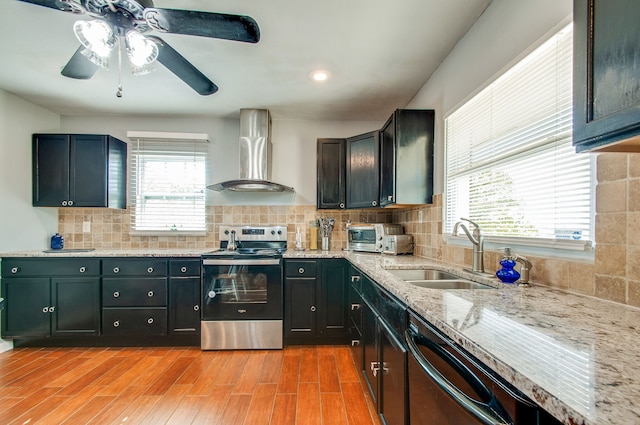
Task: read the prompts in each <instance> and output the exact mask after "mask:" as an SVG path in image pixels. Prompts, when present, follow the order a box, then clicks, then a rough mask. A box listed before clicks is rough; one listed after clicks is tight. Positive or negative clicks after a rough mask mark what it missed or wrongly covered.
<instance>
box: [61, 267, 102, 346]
mask: <svg viewBox="0 0 640 425" xmlns="http://www.w3.org/2000/svg"><path fill="white" fill-rule="evenodd" d="M51 297H52V300H53V302H52V307H53V311H52V312H51V313H52V314H51V335H52V336H74V335H99V334H100V279H98V278H89V279H82V278H62V277H60V278H53V279H51Z"/></svg>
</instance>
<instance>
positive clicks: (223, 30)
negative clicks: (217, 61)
mask: <svg viewBox="0 0 640 425" xmlns="http://www.w3.org/2000/svg"><path fill="white" fill-rule="evenodd" d="M144 19H145V20H146V21H147V23H148V24H149V26H151V27H152V28H154V29H156V30H158V31H161V32H168V33H173V34H185V35H197V36H201V37H211V38H222V39H225V40H234V41H244V42H247V43H257V42H258V41H259V40H260V28H258V24H257V23H256V21H254V20H253V18H250V17H249V16H243V15H227V14H223V13H212V12H198V11H194V10H179V9H157V8H147V9H145V10H144Z"/></svg>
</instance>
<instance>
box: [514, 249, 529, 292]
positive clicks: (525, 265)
mask: <svg viewBox="0 0 640 425" xmlns="http://www.w3.org/2000/svg"><path fill="white" fill-rule="evenodd" d="M513 259H514V260H515V262H517V263H520V280H519V281H518V286H529V270H531V261H529V260H528V259H527V258H526V257H523V256H522V255H518V254H516V255H515V256H514V257H513Z"/></svg>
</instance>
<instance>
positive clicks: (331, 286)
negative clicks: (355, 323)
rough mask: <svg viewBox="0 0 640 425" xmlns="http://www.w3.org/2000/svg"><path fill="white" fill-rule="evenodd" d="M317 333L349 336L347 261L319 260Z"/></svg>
mask: <svg viewBox="0 0 640 425" xmlns="http://www.w3.org/2000/svg"><path fill="white" fill-rule="evenodd" d="M319 280H320V282H319V290H320V293H319V295H318V315H319V317H318V322H317V325H318V333H319V334H320V335H322V336H323V337H344V338H345V341H347V338H348V336H349V263H347V262H346V261H345V260H343V259H331V260H328V259H323V260H320V276H319Z"/></svg>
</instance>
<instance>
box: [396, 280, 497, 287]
mask: <svg viewBox="0 0 640 425" xmlns="http://www.w3.org/2000/svg"><path fill="white" fill-rule="evenodd" d="M407 283H408V284H410V285H413V286H418V287H420V288H429V289H494V288H493V287H492V286H489V285H484V284H482V283H478V282H473V281H471V280H466V279H459V280H407Z"/></svg>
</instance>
